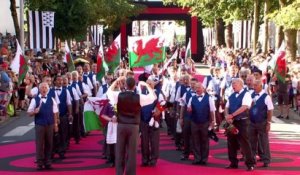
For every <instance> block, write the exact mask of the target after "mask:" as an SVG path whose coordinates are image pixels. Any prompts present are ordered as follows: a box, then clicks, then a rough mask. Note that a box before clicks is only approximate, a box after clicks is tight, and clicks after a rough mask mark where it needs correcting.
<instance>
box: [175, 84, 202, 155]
mask: <svg viewBox="0 0 300 175" xmlns="http://www.w3.org/2000/svg"><path fill="white" fill-rule="evenodd" d="M188 81H189V82H190V89H188V90H187V91H186V92H185V93H184V94H183V96H182V97H181V98H180V100H179V101H180V102H179V105H180V115H179V119H180V123H181V125H182V126H183V130H182V131H183V143H184V150H183V155H182V157H181V160H188V159H189V155H190V152H191V151H192V150H193V140H192V139H191V135H192V133H191V114H190V113H189V112H188V111H187V105H188V102H189V100H190V98H192V97H193V96H194V95H196V92H195V85H196V83H197V82H198V80H197V79H196V78H192V79H191V80H188Z"/></svg>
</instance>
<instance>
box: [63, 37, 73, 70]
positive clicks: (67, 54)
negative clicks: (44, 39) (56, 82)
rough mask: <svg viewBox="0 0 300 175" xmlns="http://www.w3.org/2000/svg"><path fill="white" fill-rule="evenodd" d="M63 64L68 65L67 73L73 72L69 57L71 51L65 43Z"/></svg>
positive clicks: (71, 61) (70, 57)
mask: <svg viewBox="0 0 300 175" xmlns="http://www.w3.org/2000/svg"><path fill="white" fill-rule="evenodd" d="M64 62H65V63H67V65H68V71H69V72H71V71H74V70H75V65H74V62H73V59H72V56H71V51H70V48H69V46H68V43H67V41H65V58H64Z"/></svg>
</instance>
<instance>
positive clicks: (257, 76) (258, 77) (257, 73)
mask: <svg viewBox="0 0 300 175" xmlns="http://www.w3.org/2000/svg"><path fill="white" fill-rule="evenodd" d="M253 76H254V78H255V79H256V80H262V79H263V76H262V71H261V70H259V69H258V68H256V69H253ZM263 90H264V91H265V92H266V93H267V94H271V93H270V89H269V86H268V84H267V81H263Z"/></svg>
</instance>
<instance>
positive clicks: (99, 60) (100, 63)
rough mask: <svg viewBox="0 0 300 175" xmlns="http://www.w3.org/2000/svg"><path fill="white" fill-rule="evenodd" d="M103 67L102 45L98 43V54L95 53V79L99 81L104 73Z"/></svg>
mask: <svg viewBox="0 0 300 175" xmlns="http://www.w3.org/2000/svg"><path fill="white" fill-rule="evenodd" d="M105 72H106V71H105V67H104V58H103V46H102V45H100V47H99V51H98V55H97V74H96V79H97V80H98V81H99V82H102V78H103V77H104V75H105Z"/></svg>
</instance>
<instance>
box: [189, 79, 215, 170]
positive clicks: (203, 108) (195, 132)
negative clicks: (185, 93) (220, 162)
mask: <svg viewBox="0 0 300 175" xmlns="http://www.w3.org/2000/svg"><path fill="white" fill-rule="evenodd" d="M194 88H195V91H196V93H197V94H196V95H194V96H192V97H191V98H190V99H189V102H188V105H187V108H188V109H187V110H188V112H190V113H191V121H192V122H191V135H192V140H193V141H192V142H193V147H194V157H195V160H194V161H193V164H195V165H206V164H207V160H208V155H209V137H208V128H209V126H210V127H211V128H213V126H214V123H215V121H214V119H215V111H216V107H215V102H214V100H213V98H212V97H211V96H210V95H208V94H207V93H205V89H204V87H203V85H202V84H201V83H199V82H197V83H196V84H195V87H194Z"/></svg>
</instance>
